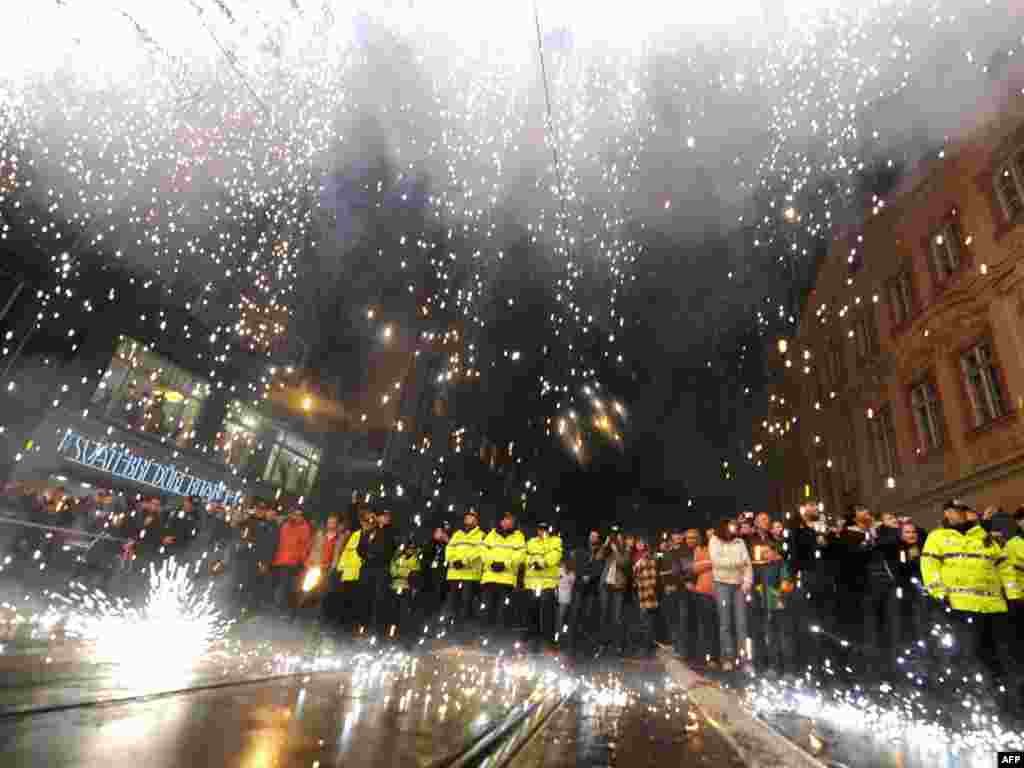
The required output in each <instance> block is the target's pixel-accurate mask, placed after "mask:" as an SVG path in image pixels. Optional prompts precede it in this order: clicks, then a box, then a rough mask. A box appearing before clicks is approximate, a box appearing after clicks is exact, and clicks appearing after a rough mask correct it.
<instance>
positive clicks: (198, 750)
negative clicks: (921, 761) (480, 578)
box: [0, 653, 740, 768]
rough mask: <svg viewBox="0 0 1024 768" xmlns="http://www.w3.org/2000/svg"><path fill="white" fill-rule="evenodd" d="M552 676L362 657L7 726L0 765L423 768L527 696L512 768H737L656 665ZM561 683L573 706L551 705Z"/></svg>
mask: <svg viewBox="0 0 1024 768" xmlns="http://www.w3.org/2000/svg"><path fill="white" fill-rule="evenodd" d="M499 666H500V668H499ZM623 669H625V672H623ZM538 670H543V671H540V672H538ZM556 670H557V667H556V666H555V665H554V664H553V663H552V662H550V660H544V661H542V662H540V666H537V665H535V664H533V663H528V662H522V663H513V664H509V665H496V664H495V662H494V660H493V658H491V657H486V656H482V655H478V654H455V653H442V654H438V655H430V656H424V657H421V658H419V659H418V660H416V661H412V660H409V659H408V658H406V659H405V660H404V661H398V660H391V661H386V662H382V661H380V660H379V658H377V659H373V658H371V657H369V656H367V657H365V658H357V659H355V661H353V662H352V664H351V666H350V671H344V672H340V673H334V672H326V673H324V672H322V673H317V674H314V675H311V676H305V677H301V676H300V677H295V678H289V679H282V680H279V681H273V682H261V683H255V684H249V685H234V686H229V687H224V688H219V689H215V690H205V691H199V692H195V693H189V694H179V695H173V696H167V697H164V698H157V699H153V700H142V701H133V702H127V703H122V704H107V705H103V706H91V705H86V706H80V707H74V708H71V709H59V710H56V711H50V712H40V713H38V714H31V715H18V716H8V717H5V718H3V719H0V754H2V755H3V756H4V759H3V764H4V765H12V766H30V765H31V766H35V765H45V766H49V767H52V768H57V767H62V766H69V767H70V766H81V767H83V768H86V767H92V766H96V767H97V768H111V766H115V765H138V766H144V768H164V767H165V766H166V768H171V767H172V766H174V767H175V768H177V767H178V766H190V767H194V768H203V767H204V766H211V767H212V766H218V768H219V767H221V766H224V767H229V768H233V767H234V766H238V767H239V768H299V767H300V766H301V767H302V768H321V767H322V768H328V767H329V766H356V765H358V766H431V765H434V764H437V763H438V761H440V760H442V759H443V758H445V757H446V756H451V755H454V754H456V753H458V752H459V751H460V750H462V749H464V748H465V747H466V746H467V745H468V744H470V743H472V742H473V741H474V740H475V739H476V738H478V737H480V736H481V735H483V734H486V733H487V732H488V731H489V730H490V729H491V726H493V725H494V724H496V723H499V722H502V721H503V719H504V718H505V717H506V716H508V715H509V714H510V713H512V712H514V711H519V709H520V708H522V707H523V706H524V702H525V701H526V700H528V699H529V698H530V697H531V696H532V697H534V698H533V699H532V700H534V701H538V700H543V701H546V702H547V703H548V704H549V709H550V710H551V711H553V713H554V714H552V715H551V716H550V717H549V718H546V719H544V720H543V723H542V727H540V728H538V729H533V730H532V732H530V733H529V734H527V735H529V736H530V737H531V738H529V740H525V744H524V746H522V747H521V748H520V749H518V750H517V751H516V752H515V753H514V754H511V755H505V757H507V758H510V763H509V764H511V765H516V766H541V765H544V766H559V767H561V766H587V767H593V768H597V767H598V766H630V767H632V766H646V765H656V764H657V765H674V766H699V765H709V764H712V763H714V764H716V765H717V766H720V768H729V767H730V766H733V765H736V766H739V765H740V763H739V762H737V760H736V758H735V757H734V756H733V755H732V754H731V752H730V750H729V748H728V746H727V745H726V744H725V743H724V742H723V741H722V740H721V738H720V737H719V736H718V735H717V734H716V732H714V731H713V730H711V729H710V728H709V727H707V726H706V724H705V723H703V722H702V721H701V720H700V718H699V717H697V716H696V715H695V714H692V713H690V712H689V711H688V710H687V708H686V706H685V701H684V700H682V699H680V697H679V695H678V694H674V695H669V694H666V693H665V692H664V691H663V690H662V687H661V686H662V683H663V673H662V670H661V669H660V668H659V667H658V666H657V665H656V664H641V665H629V664H627V665H625V668H624V667H623V666H619V667H618V668H617V669H615V670H604V671H597V670H595V671H592V672H588V673H585V674H582V675H579V676H578V677H577V676H570V675H566V674H563V673H560V672H558V671H556ZM570 681H571V682H573V683H577V685H576V687H575V688H574V689H573V690H574V691H575V693H573V694H572V695H569V696H562V695H560V694H559V685H561V686H563V687H562V688H561V691H562V692H563V693H565V692H566V691H568V690H569V688H568V687H566V686H568V685H569V683H570ZM580 681H582V682H580ZM558 701H564V702H565V703H564V704H563V705H562V706H560V707H555V706H554V704H556V703H557V702H558ZM666 761H667V762H666ZM490 764H494V763H493V762H492V763H490Z"/></svg>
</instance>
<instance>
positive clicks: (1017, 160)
mask: <svg viewBox="0 0 1024 768" xmlns="http://www.w3.org/2000/svg"><path fill="white" fill-rule="evenodd" d="M995 188H996V197H998V198H999V205H1000V206H1001V207H1002V209H1003V215H1004V216H1005V217H1006V221H1007V222H1011V223H1012V222H1014V221H1016V220H1017V219H1018V217H1019V216H1020V215H1021V212H1022V211H1024V149H1021V150H1019V151H1018V152H1017V154H1016V155H1015V156H1014V157H1013V159H1012V160H1010V161H1009V162H1007V163H1006V165H1004V166H1003V167H1002V168H1000V169H999V170H998V171H996V177H995Z"/></svg>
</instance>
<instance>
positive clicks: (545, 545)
mask: <svg viewBox="0 0 1024 768" xmlns="http://www.w3.org/2000/svg"><path fill="white" fill-rule="evenodd" d="M561 564H562V537H561V536H557V535H555V534H550V535H548V536H544V537H541V536H534V537H533V538H531V539H530V540H529V541H527V542H526V574H525V576H524V578H523V586H524V587H525V588H526V589H528V590H530V591H534V590H538V589H540V590H543V589H557V588H558V566H559V565H561Z"/></svg>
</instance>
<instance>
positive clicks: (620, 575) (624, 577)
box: [599, 542, 631, 591]
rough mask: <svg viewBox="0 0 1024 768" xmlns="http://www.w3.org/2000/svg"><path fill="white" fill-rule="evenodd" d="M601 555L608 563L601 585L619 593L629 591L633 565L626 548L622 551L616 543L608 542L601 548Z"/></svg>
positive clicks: (602, 574) (602, 575)
mask: <svg viewBox="0 0 1024 768" xmlns="http://www.w3.org/2000/svg"><path fill="white" fill-rule="evenodd" d="M599 555H600V557H601V559H602V560H603V561H604V562H605V563H606V565H605V568H604V571H603V572H602V573H601V585H602V586H603V587H605V588H606V589H612V590H617V591H621V590H624V589H627V588H628V587H629V576H630V572H631V563H630V557H629V552H628V551H627V550H626V548H625V547H622V548H621V549H620V548H619V547H618V545H616V544H615V543H614V542H608V543H607V544H605V545H603V546H602V547H601V550H600V552H599Z"/></svg>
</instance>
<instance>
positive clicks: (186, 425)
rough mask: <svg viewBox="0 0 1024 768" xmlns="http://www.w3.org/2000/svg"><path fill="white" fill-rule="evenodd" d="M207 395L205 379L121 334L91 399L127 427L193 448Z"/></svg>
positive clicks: (208, 387) (207, 386)
mask: <svg viewBox="0 0 1024 768" xmlns="http://www.w3.org/2000/svg"><path fill="white" fill-rule="evenodd" d="M209 394H210V384H209V382H207V381H206V380H205V379H202V378H199V377H198V376H194V375H193V374H191V373H189V372H188V371H186V370H184V369H182V368H179V367H177V366H176V365H173V364H172V363H169V362H168V361H167V360H165V359H164V358H162V357H160V356H159V355H157V354H156V353H154V352H151V351H149V350H147V349H146V348H145V345H143V344H142V342H140V341H136V340H135V339H131V338H128V337H127V336H121V337H119V339H118V344H117V350H116V351H115V353H114V358H113V360H111V361H110V366H109V367H108V368H107V372H106V373H105V374H104V375H103V379H102V381H100V384H99V386H98V387H97V388H96V392H95V393H94V394H93V396H92V402H93V403H95V404H96V405H97V406H99V407H100V408H101V409H102V410H103V412H104V414H106V416H107V417H108V418H110V419H112V420H114V421H117V422H120V423H121V424H123V425H124V426H126V427H128V428H129V429H136V430H138V431H140V432H148V433H150V434H154V435H159V436H160V437H163V438H169V439H170V440H172V441H173V442H174V444H175V445H176V446H178V447H179V448H189V447H191V446H192V444H193V441H194V440H195V426H196V422H197V421H198V419H199V414H200V413H201V412H202V409H203V404H204V402H205V401H206V398H207V396H208V395H209Z"/></svg>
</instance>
